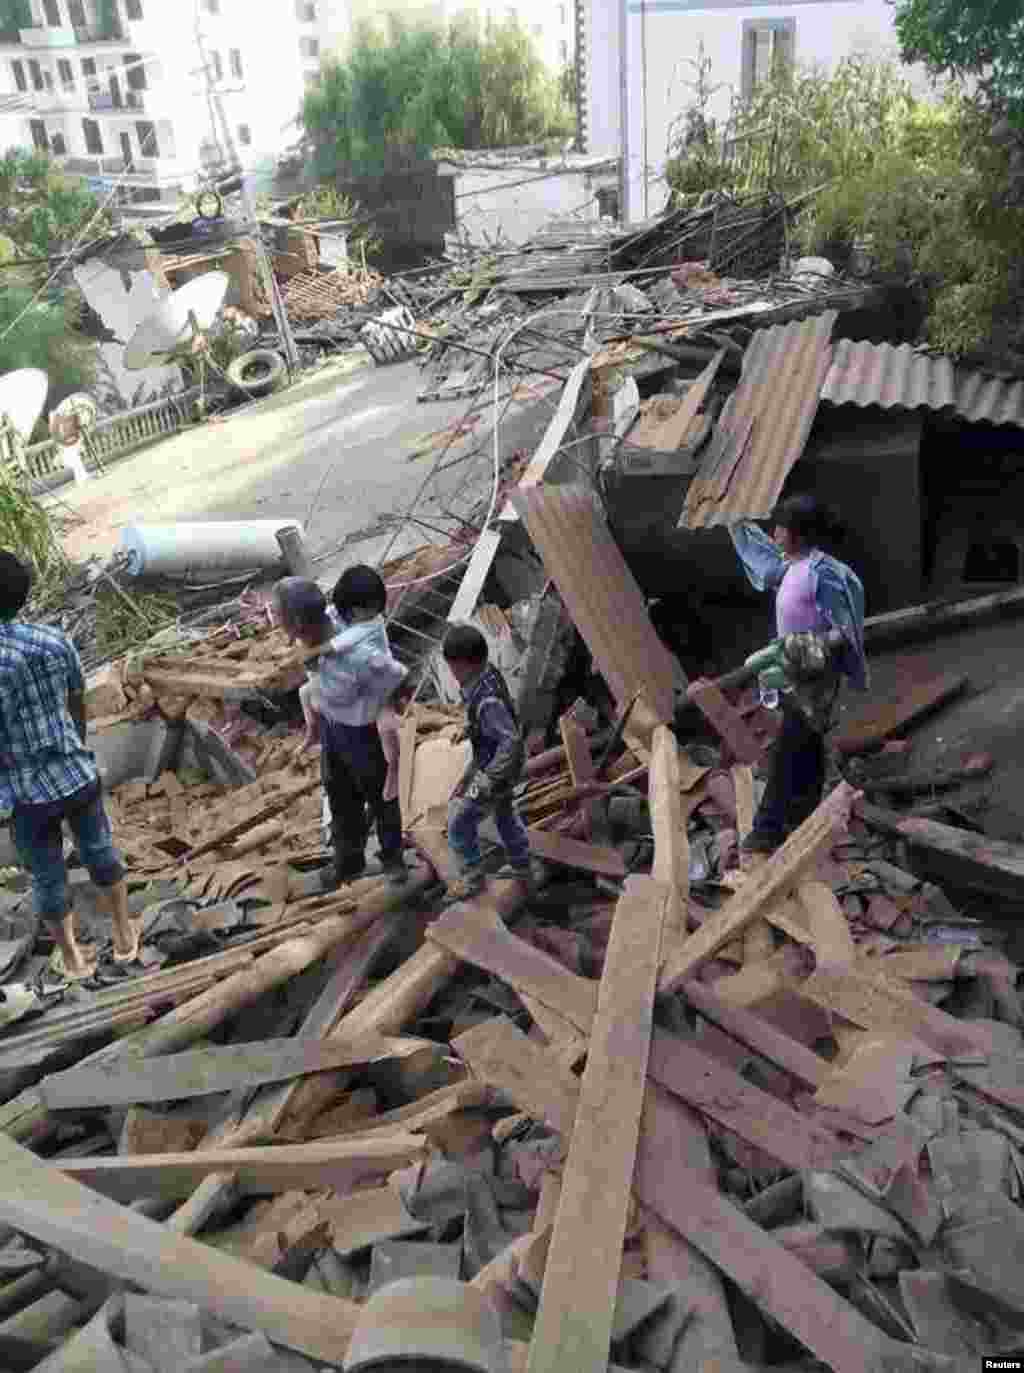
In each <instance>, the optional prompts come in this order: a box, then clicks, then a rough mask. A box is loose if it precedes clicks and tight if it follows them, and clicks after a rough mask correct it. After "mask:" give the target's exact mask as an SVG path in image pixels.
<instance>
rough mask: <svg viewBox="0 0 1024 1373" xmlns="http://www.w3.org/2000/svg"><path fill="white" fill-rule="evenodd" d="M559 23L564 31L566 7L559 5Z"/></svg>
mask: <svg viewBox="0 0 1024 1373" xmlns="http://www.w3.org/2000/svg"><path fill="white" fill-rule="evenodd" d="M558 22H559V23H560V24H561V26H562V28H563V29H564V28H565V6H564V5H559V7H558Z"/></svg>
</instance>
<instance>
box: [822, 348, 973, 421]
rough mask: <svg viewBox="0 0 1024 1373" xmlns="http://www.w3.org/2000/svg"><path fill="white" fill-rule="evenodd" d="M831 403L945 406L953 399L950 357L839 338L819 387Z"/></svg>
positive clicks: (911, 407) (905, 407)
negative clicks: (937, 356) (830, 364)
mask: <svg viewBox="0 0 1024 1373" xmlns="http://www.w3.org/2000/svg"><path fill="white" fill-rule="evenodd" d="M821 398H822V400H827V401H829V402H830V403H831V404H832V405H860V406H865V405H880V406H881V407H882V409H883V410H893V409H901V410H918V409H921V408H922V407H924V408H927V409H928V410H945V409H947V408H951V407H952V406H953V405H955V404H956V373H955V371H954V369H953V363H952V361H951V359H949V358H947V357H939V358H936V357H928V356H927V355H925V354H924V353H917V352H915V351H914V349H913V348H911V347H910V345H909V344H907V343H903V344H901V345H900V346H899V347H898V348H894V347H893V346H892V344H890V343H853V342H851V340H850V339H846V338H844V339H840V340H839V342H838V343H837V344H836V345H835V348H834V349H833V350H832V366H831V367H830V368H829V369H828V375H827V376H826V378H825V384H824V386H823V387H822V388H821Z"/></svg>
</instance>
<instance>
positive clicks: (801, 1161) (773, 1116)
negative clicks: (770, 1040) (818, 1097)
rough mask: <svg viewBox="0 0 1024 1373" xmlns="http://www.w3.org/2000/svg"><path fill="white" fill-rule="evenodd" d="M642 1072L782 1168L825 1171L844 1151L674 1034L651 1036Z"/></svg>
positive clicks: (790, 1110) (826, 1133) (822, 1132)
mask: <svg viewBox="0 0 1024 1373" xmlns="http://www.w3.org/2000/svg"><path fill="white" fill-rule="evenodd" d="M648 1072H649V1074H650V1076H651V1079H652V1081H654V1082H656V1083H657V1084H658V1085H659V1086H660V1087H663V1088H665V1089H666V1090H667V1091H669V1092H671V1093H672V1094H673V1095H674V1096H678V1097H679V1098H680V1099H681V1100H683V1101H685V1102H686V1103H687V1105H688V1106H691V1107H693V1109H694V1110H696V1111H699V1112H700V1113H701V1114H702V1115H705V1116H707V1117H708V1118H709V1119H711V1120H713V1121H715V1122H716V1124H718V1125H721V1126H723V1127H724V1128H725V1129H727V1130H731V1131H732V1132H733V1133H734V1134H737V1135H739V1137H740V1138H741V1139H744V1140H746V1142H747V1143H748V1144H753V1145H754V1146H755V1147H756V1148H758V1149H763V1150H764V1152H765V1153H767V1154H770V1155H771V1156H772V1157H773V1158H776V1159H778V1160H779V1162H780V1163H783V1164H785V1165H786V1167H788V1168H794V1169H797V1168H808V1167H814V1168H829V1167H831V1166H832V1164H833V1163H835V1162H836V1161H837V1160H838V1159H839V1158H840V1157H841V1156H842V1155H843V1153H845V1152H846V1150H845V1149H844V1148H843V1147H842V1146H841V1145H840V1143H839V1141H838V1139H837V1138H836V1136H835V1135H833V1134H831V1133H830V1132H829V1131H828V1130H824V1129H822V1128H821V1127H820V1126H817V1125H814V1124H813V1123H812V1122H811V1121H809V1120H808V1119H807V1118H806V1117H805V1116H802V1115H800V1113H799V1112H797V1111H794V1110H793V1108H792V1107H791V1106H787V1105H786V1103H785V1102H784V1101H780V1100H779V1099H778V1098H777V1097H774V1096H771V1095H770V1094H769V1093H768V1092H764V1091H762V1090H761V1089H760V1088H759V1087H755V1086H754V1084H753V1083H752V1082H747V1080H746V1079H745V1078H743V1077H741V1076H740V1074H739V1073H737V1072H734V1071H733V1069H732V1068H729V1067H727V1066H726V1065H725V1064H724V1063H719V1062H718V1061H717V1060H716V1059H713V1058H711V1057H710V1055H708V1054H705V1053H702V1052H701V1050H700V1049H698V1048H697V1047H696V1046H695V1045H693V1044H690V1043H688V1042H687V1041H686V1040H685V1039H681V1038H679V1037H678V1036H677V1035H671V1034H668V1033H667V1032H666V1031H664V1030H659V1031H656V1032H655V1035H654V1038H653V1040H652V1043H651V1052H650V1061H649V1065H648Z"/></svg>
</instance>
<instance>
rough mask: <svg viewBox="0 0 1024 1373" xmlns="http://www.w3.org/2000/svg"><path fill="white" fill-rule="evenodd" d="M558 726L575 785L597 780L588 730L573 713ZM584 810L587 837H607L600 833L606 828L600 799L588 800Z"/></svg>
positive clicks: (566, 716)
mask: <svg viewBox="0 0 1024 1373" xmlns="http://www.w3.org/2000/svg"><path fill="white" fill-rule="evenodd" d="M558 728H559V730H560V732H561V735H562V744H563V745H564V747H565V756H566V758H567V759H568V762H569V777H570V779H571V781H572V785H573V787H574V788H575V787H582V786H585V785H586V784H587V783H588V782H594V781H596V780H597V772H596V769H595V767H594V759H593V757H592V756H591V753H590V743H589V741H588V739H587V732H586V730H585V729H584V728H583V726H582V725H581V724H580V723H579V721H578V720H574V719H573V717H572V716H571V715H563V716H562V718H561V719H560V720H559V722H558ZM582 811H583V817H584V824H585V826H586V835H587V838H588V839H598V838H602V837H604V838H607V835H604V836H602V835H601V834H600V831H601V830H602V829H604V828H605V826H603V825H602V823H601V820H602V811H601V803H600V801H599V800H598V799H597V798H596V797H595V798H594V799H593V800H590V801H587V802H586V803H585V804H584V805H583V807H582Z"/></svg>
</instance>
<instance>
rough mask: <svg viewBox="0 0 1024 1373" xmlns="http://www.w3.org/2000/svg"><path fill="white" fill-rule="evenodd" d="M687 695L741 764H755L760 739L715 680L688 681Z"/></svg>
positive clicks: (759, 755) (758, 760)
mask: <svg viewBox="0 0 1024 1373" xmlns="http://www.w3.org/2000/svg"><path fill="white" fill-rule="evenodd" d="M686 694H687V697H688V698H689V700H690V701H692V702H693V704H694V705H695V706H696V707H697V709H698V710H699V711H700V713H701V714H702V715H703V716H704V718H705V719H706V720H707V721H708V723H709V724H710V725H712V726H713V727H714V729H715V732H716V733H717V734H718V735H719V737H720V738H721V739H723V740H724V741H725V743H726V744H728V746H729V749H730V751H731V752H732V755H733V757H734V758H737V759H738V760H739V761H740V762H741V763H758V762H760V761H761V755H762V754H763V753H764V748H763V747H762V745H761V743H760V741H759V739H758V738H757V736H756V735H755V734H754V731H753V730H752V729H751V728H750V726H749V725H748V724H747V722H746V720H744V718H743V716H742V715H741V714H740V713H739V711H738V710H737V709H736V708H735V706H732V705H730V704H729V702H728V701H727V700H726V698H725V693H724V692H723V691H722V689H721V687H719V685H718V683H717V682H712V681H709V680H708V679H706V678H701V679H700V680H699V681H696V682H691V683H690V687H689V689H688V691H687V693H686Z"/></svg>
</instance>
